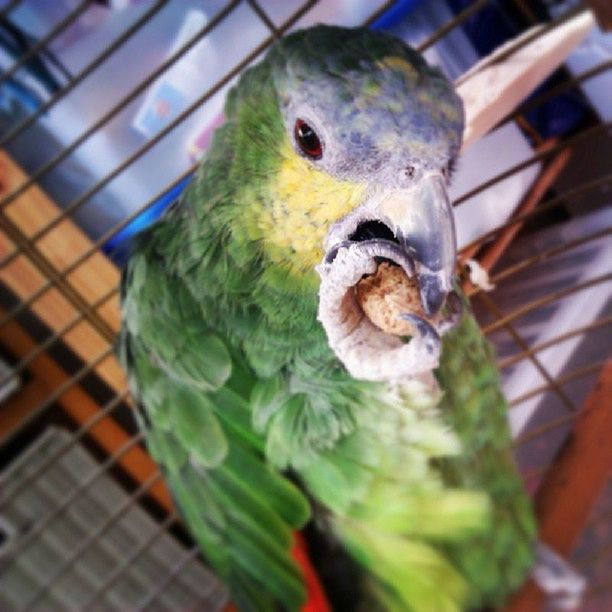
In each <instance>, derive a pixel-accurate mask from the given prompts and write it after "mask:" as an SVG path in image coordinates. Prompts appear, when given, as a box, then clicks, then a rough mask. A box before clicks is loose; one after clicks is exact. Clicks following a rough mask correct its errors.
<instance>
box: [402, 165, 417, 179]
mask: <svg viewBox="0 0 612 612" xmlns="http://www.w3.org/2000/svg"><path fill="white" fill-rule="evenodd" d="M414 172H415V170H414V166H406V167H405V168H404V176H405V177H406V178H409V179H411V178H414Z"/></svg>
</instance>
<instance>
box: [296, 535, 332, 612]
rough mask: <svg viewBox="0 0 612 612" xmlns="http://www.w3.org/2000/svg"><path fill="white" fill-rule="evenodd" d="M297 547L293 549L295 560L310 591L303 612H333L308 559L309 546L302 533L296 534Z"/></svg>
mask: <svg viewBox="0 0 612 612" xmlns="http://www.w3.org/2000/svg"><path fill="white" fill-rule="evenodd" d="M294 537H295V546H294V547H293V551H292V553H293V558H294V559H295V560H296V561H297V562H298V564H299V566H300V567H301V568H302V572H303V573H304V580H305V582H306V588H307V589H308V599H307V600H306V603H305V604H304V605H303V606H302V611H301V612H331V606H330V605H329V603H328V602H327V598H326V597H325V592H324V591H323V586H322V585H321V582H320V581H319V577H318V576H317V573H316V572H315V569H314V567H312V564H311V563H310V559H309V558H308V546H307V545H306V540H305V539H304V536H303V535H302V534H301V533H297V532H296V533H295V534H294Z"/></svg>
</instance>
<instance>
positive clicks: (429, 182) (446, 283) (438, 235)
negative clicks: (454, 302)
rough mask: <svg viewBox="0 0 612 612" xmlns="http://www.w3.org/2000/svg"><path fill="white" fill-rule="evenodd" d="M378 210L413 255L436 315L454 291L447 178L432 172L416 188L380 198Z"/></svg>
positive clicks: (427, 305)
mask: <svg viewBox="0 0 612 612" xmlns="http://www.w3.org/2000/svg"><path fill="white" fill-rule="evenodd" d="M378 212H379V214H380V216H381V218H382V219H383V220H384V221H385V223H387V224H388V225H389V227H390V228H391V229H392V230H393V233H394V234H395V236H396V238H397V240H398V242H399V243H400V246H401V247H402V248H403V249H404V250H405V251H406V252H407V253H408V254H409V255H410V256H411V257H412V259H413V261H414V266H415V272H416V276H417V279H418V282H419V288H420V296H421V303H422V304H423V309H424V311H425V312H426V313H427V315H428V316H433V315H434V314H436V313H437V312H438V311H439V310H440V308H441V306H442V304H443V303H444V300H445V298H446V296H447V294H448V293H449V292H450V291H451V290H452V279H453V273H454V270H455V260H456V252H457V241H456V236H455V223H454V220H453V212H452V207H451V203H450V200H449V198H448V194H447V192H446V184H445V181H444V178H443V177H442V176H441V175H440V174H429V175H427V176H426V177H425V178H423V179H422V180H421V181H420V182H419V183H418V185H416V186H415V188H414V189H411V190H403V189H402V190H398V191H393V192H391V193H390V194H388V195H387V196H386V197H384V198H383V199H382V200H381V201H380V203H379V205H378Z"/></svg>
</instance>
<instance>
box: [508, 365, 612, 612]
mask: <svg viewBox="0 0 612 612" xmlns="http://www.w3.org/2000/svg"><path fill="white" fill-rule="evenodd" d="M611 440H612V361H610V362H608V363H607V364H606V365H605V366H604V368H603V369H602V372H601V375H600V377H599V380H598V382H597V385H596V386H595V388H594V390H593V391H592V392H591V394H590V395H589V397H588V398H587V400H586V402H585V404H584V406H583V408H582V410H581V412H580V415H579V416H578V418H577V419H576V422H575V425H574V429H573V431H572V433H571V435H570V436H569V437H568V439H567V440H566V442H565V444H564V445H563V446H562V447H561V450H560V452H559V454H558V455H557V458H556V459H555V461H554V462H553V464H552V465H551V467H550V468H549V469H548V471H547V472H546V475H545V476H544V480H543V481H542V485H541V486H540V488H539V490H538V492H537V493H536V496H535V500H534V506H535V512H536V516H537V519H538V524H539V526H540V540H541V541H542V542H544V543H545V544H547V545H548V546H550V547H551V548H552V549H553V550H555V551H556V552H558V553H559V554H560V555H562V556H564V557H567V556H569V554H570V553H571V552H572V550H573V548H574V546H575V545H576V543H577V541H578V539H579V537H580V535H581V534H582V531H583V530H584V527H585V526H586V523H587V520H588V518H589V515H590V513H591V510H592V508H593V505H594V504H595V502H596V501H597V499H598V498H599V495H600V493H601V491H602V489H603V488H604V486H605V485H606V483H607V482H608V479H609V478H610V474H612V443H611V442H610V441H611ZM544 599H545V595H544V593H542V591H540V590H539V588H538V587H537V586H536V585H535V583H534V582H533V581H529V582H527V583H526V584H525V586H524V587H523V588H522V590H521V591H519V592H518V593H517V594H516V595H515V596H514V597H513V599H512V600H511V601H510V603H509V604H508V606H507V607H506V608H505V611H506V612H537V611H539V610H540V608H541V607H542V604H543V603H544Z"/></svg>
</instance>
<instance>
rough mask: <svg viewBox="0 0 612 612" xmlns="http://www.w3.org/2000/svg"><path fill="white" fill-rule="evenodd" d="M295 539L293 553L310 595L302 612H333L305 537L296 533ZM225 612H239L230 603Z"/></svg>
mask: <svg viewBox="0 0 612 612" xmlns="http://www.w3.org/2000/svg"><path fill="white" fill-rule="evenodd" d="M294 537H295V546H294V547H293V550H292V551H291V553H292V554H293V558H294V559H295V560H296V561H297V564H298V565H299V566H300V567H301V568H302V572H303V574H304V581H305V582H306V589H307V594H308V599H307V600H306V603H305V604H304V605H303V606H302V609H301V612H332V609H331V606H330V605H329V603H328V602H327V598H326V597H325V592H324V591H323V586H322V585H321V582H320V581H319V578H318V576H317V573H316V572H315V569H314V567H312V564H311V563H310V559H309V558H308V546H307V545H306V540H305V539H304V536H302V534H301V533H298V532H295V533H294ZM224 612H238V609H237V608H236V606H235V605H234V604H232V603H230V604H228V605H227V606H226V607H225V611H224Z"/></svg>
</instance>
